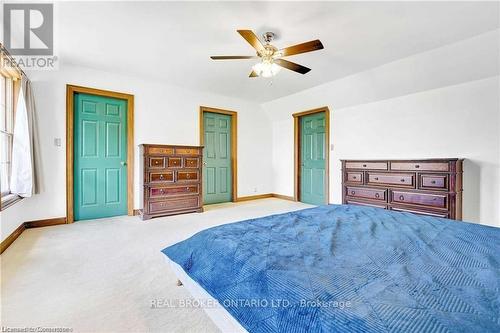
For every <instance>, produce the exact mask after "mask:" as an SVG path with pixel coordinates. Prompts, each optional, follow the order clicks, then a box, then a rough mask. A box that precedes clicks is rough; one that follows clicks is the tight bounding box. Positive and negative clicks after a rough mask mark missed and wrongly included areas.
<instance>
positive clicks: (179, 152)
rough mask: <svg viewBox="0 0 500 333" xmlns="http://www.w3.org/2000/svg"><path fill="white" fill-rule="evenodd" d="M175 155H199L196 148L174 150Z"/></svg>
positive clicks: (198, 150)
mask: <svg viewBox="0 0 500 333" xmlns="http://www.w3.org/2000/svg"><path fill="white" fill-rule="evenodd" d="M175 153H176V154H177V155H200V149H198V148H175Z"/></svg>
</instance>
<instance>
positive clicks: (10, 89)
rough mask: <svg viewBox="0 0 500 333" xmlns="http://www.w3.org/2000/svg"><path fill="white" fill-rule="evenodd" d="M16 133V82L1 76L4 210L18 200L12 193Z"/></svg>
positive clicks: (0, 152)
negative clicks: (14, 138) (10, 185)
mask: <svg viewBox="0 0 500 333" xmlns="http://www.w3.org/2000/svg"><path fill="white" fill-rule="evenodd" d="M13 132H14V82H13V80H12V78H10V77H6V76H4V75H0V187H1V190H2V206H1V207H2V208H5V207H6V206H7V205H9V204H11V203H13V202H14V201H16V199H18V197H17V196H16V195H13V194H11V193H10V187H9V184H10V174H11V159H12V142H13V136H14V135H13V134H14V133H13Z"/></svg>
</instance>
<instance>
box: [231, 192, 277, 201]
mask: <svg viewBox="0 0 500 333" xmlns="http://www.w3.org/2000/svg"><path fill="white" fill-rule="evenodd" d="M272 197H273V194H272V193H265V194H257V195H248V196H245V197H239V198H238V199H237V200H236V201H237V202H242V201H250V200H258V199H265V198H272Z"/></svg>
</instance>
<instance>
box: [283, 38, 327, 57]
mask: <svg viewBox="0 0 500 333" xmlns="http://www.w3.org/2000/svg"><path fill="white" fill-rule="evenodd" d="M322 48H323V44H321V41H320V40H319V39H316V40H312V41H310V42H305V43H302V44H297V45H293V46H289V47H285V48H284V49H281V50H279V51H278V52H279V53H280V54H281V56H282V57H286V56H291V55H294V54H300V53H306V52H311V51H316V50H321V49H322Z"/></svg>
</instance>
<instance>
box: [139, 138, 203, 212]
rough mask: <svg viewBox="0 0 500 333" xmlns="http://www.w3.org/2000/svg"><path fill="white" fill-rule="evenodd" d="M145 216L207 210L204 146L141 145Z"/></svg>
mask: <svg viewBox="0 0 500 333" xmlns="http://www.w3.org/2000/svg"><path fill="white" fill-rule="evenodd" d="M139 148H140V153H141V159H142V163H141V167H142V172H141V173H142V186H141V190H142V197H143V208H142V212H141V215H142V219H143V220H147V219H150V218H151V217H156V216H165V215H175V214H181V213H190V212H202V211H203V198H202V179H201V177H202V158H203V147H198V146H170V145H149V144H142V145H139Z"/></svg>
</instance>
